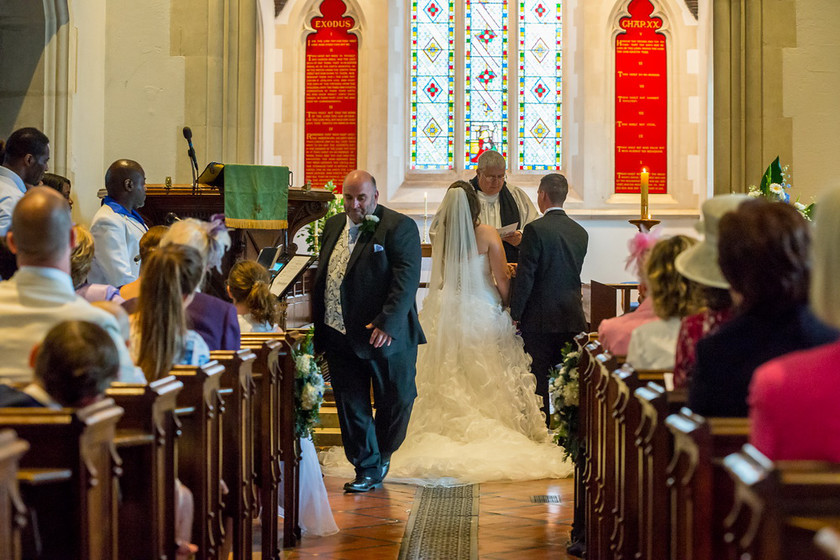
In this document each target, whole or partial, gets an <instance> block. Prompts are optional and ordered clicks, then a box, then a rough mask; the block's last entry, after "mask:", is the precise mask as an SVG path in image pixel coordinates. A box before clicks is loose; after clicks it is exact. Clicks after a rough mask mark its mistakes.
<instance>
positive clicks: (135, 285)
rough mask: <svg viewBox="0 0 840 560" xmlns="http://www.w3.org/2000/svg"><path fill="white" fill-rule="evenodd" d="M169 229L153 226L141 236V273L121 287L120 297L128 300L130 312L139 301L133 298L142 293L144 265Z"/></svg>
mask: <svg viewBox="0 0 840 560" xmlns="http://www.w3.org/2000/svg"><path fill="white" fill-rule="evenodd" d="M167 231H169V226H152V227H150V228H149V231H147V232H146V233H144V234H143V237H141V238H140V273H139V275H138V276H137V280H135V281H134V282H129V283H128V284H126V285H125V286H123V287H122V288H120V297H122V298H123V299H124V300H125V301H126V305H124V307H126V310H127V311H128V312H129V313H133V312H134V308H135V306H136V305H137V302H136V301H133V302H132V300H134V298H136V297H137V296H139V295H140V283H141V282H142V279H143V268H144V266H143V265H144V264H145V262H146V261H147V260H148V258H149V255H151V254H152V251H154V250H155V249H157V248H158V245H160V240H161V239H163V236H164V235H166V232H167Z"/></svg>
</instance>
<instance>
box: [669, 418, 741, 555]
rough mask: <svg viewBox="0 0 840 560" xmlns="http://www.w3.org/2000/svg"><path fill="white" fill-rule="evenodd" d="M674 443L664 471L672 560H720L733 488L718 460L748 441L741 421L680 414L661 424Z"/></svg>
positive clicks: (721, 460) (720, 461)
mask: <svg viewBox="0 0 840 560" xmlns="http://www.w3.org/2000/svg"><path fill="white" fill-rule="evenodd" d="M665 424H666V425H667V426H668V429H669V430H670V432H671V435H672V437H673V440H674V453H673V457H672V458H671V463H670V464H669V465H668V468H667V476H668V486H669V488H670V497H671V558H672V560H705V559H707V558H724V557H725V554H726V552H725V550H726V549H725V543H724V540H723V534H724V528H723V520H724V518H725V517H726V515H727V514H728V513H729V512H730V511H731V509H732V496H733V492H734V486H733V483H732V479H731V478H729V476H728V475H727V474H726V471H725V470H724V469H723V458H724V457H726V456H727V455H729V454H731V453H735V452H737V451H738V450H739V449H741V447H742V446H743V445H744V444H745V443H747V441H749V435H750V422H749V419H747V418H703V417H702V416H698V415H697V414H694V413H692V412H691V410H689V409H687V408H683V409H682V410H681V411H680V412H679V413H678V414H672V415H671V416H669V417H668V418H667V419H666V420H665Z"/></svg>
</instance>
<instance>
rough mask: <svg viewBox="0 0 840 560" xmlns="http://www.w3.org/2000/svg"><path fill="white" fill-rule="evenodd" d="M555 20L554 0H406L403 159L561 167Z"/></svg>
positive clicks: (558, 14)
mask: <svg viewBox="0 0 840 560" xmlns="http://www.w3.org/2000/svg"><path fill="white" fill-rule="evenodd" d="M511 23H512V24H513V25H511ZM562 28H563V22H562V2H561V1H559V0H556V1H553V2H550V1H546V0H518V1H516V0H510V1H509V0H480V1H479V0H463V1H458V2H456V1H455V0H412V6H411V73H410V76H411V107H410V119H411V121H410V122H411V131H410V143H409V149H410V158H409V166H410V168H411V169H412V170H423V169H427V170H439V171H445V170H456V171H457V170H463V169H470V168H473V167H475V162H476V160H477V159H478V156H479V155H480V154H481V153H482V152H483V151H485V150H488V149H494V150H496V151H498V152H500V153H501V154H502V155H504V156H505V157H506V158H507V160H508V162H509V163H508V165H509V167H510V168H511V169H512V170H513V169H515V170H519V171H536V170H548V169H557V168H560V167H561V166H562V165H561V164H562V145H563V143H562V133H563V125H562V123H563V119H562V84H563V79H562V71H563V64H562V62H563V48H562V46H563V43H562ZM514 162H516V163H514Z"/></svg>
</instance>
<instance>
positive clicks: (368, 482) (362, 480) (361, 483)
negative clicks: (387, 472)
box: [344, 475, 382, 493]
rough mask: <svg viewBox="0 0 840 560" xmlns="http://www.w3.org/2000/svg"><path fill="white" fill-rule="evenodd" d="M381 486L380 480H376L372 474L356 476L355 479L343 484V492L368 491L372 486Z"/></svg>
mask: <svg viewBox="0 0 840 560" xmlns="http://www.w3.org/2000/svg"><path fill="white" fill-rule="evenodd" d="M380 486H382V481H381V480H376V479H375V478H373V477H372V476H362V475H358V476H356V478H355V480H351V481H350V482H348V483H346V484H345V485H344V491H345V492H352V493H357V492H370V491H371V490H373V489H374V488H379V487H380Z"/></svg>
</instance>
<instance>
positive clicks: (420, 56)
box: [411, 0, 455, 169]
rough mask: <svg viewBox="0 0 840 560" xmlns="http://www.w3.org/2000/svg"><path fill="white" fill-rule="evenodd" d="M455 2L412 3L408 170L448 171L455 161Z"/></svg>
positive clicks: (419, 0) (424, 0)
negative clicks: (409, 153)
mask: <svg viewBox="0 0 840 560" xmlns="http://www.w3.org/2000/svg"><path fill="white" fill-rule="evenodd" d="M453 1H454V0H413V2H412V11H411V167H412V168H413V169H449V168H452V164H453V160H454V152H453V148H454V145H455V138H454V130H455V128H454V124H455V123H454V112H453V109H454V105H455V103H454V102H455V96H454V90H453V86H454V80H455V72H454V64H455V61H454V55H455V52H454V48H453V47H454V42H455V38H454V22H455V11H454V5H453Z"/></svg>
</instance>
